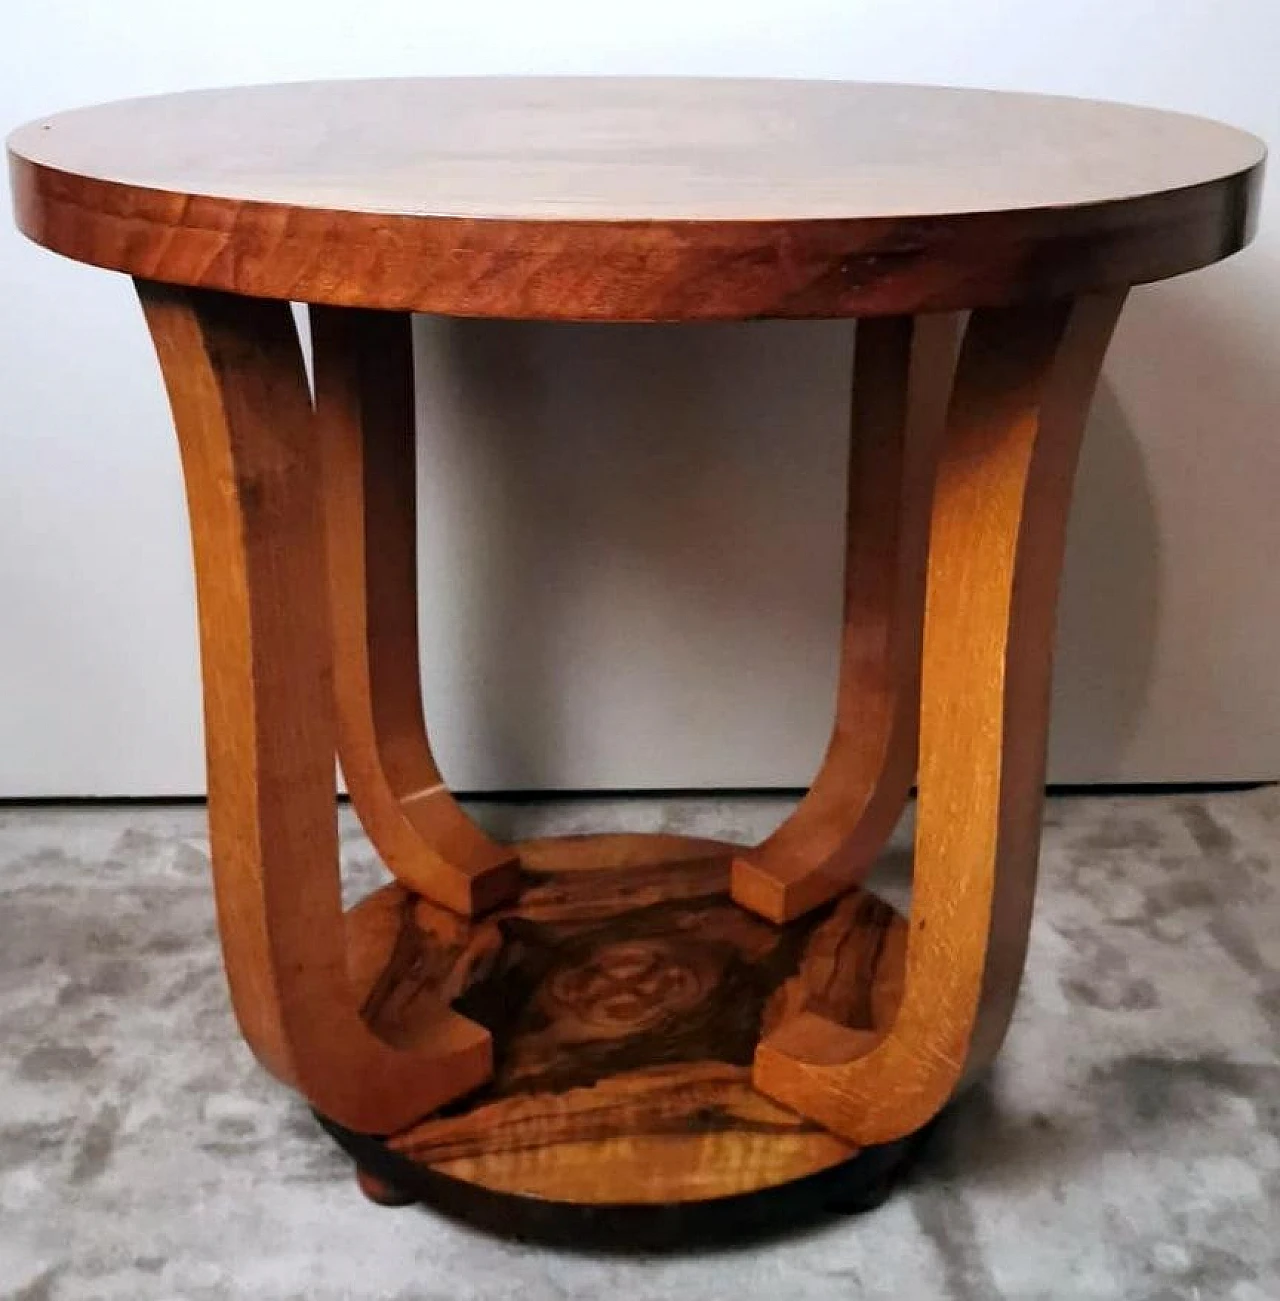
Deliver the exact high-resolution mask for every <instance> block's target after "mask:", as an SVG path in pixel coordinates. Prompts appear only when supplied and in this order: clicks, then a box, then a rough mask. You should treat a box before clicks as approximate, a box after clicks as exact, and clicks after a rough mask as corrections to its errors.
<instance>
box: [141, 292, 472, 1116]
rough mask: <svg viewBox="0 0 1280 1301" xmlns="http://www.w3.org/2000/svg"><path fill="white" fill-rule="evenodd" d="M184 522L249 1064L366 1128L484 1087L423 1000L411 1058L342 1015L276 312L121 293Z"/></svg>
mask: <svg viewBox="0 0 1280 1301" xmlns="http://www.w3.org/2000/svg"><path fill="white" fill-rule="evenodd" d="M138 290H139V294H140V296H141V299H142V304H143V308H144V311H145V313H146V318H147V324H148V326H149V327H150V330H151V334H152V338H153V340H154V342H155V346H156V351H157V354H158V356H159V360H160V365H161V368H162V370H163V372H164V379H165V385H166V387H167V389H168V393H169V400H170V403H171V405H172V408H173V414H174V422H175V424H176V427H177V432H178V441H179V445H180V447H181V452H182V463H183V472H184V476H185V479H186V485H187V497H188V504H189V508H190V513H191V529H192V539H193V547H194V552H195V565H196V586H197V596H198V604H199V612H200V645H201V658H202V662H203V674H204V701H205V720H206V747H207V760H208V772H209V822H210V835H211V840H212V848H213V864H214V885H215V893H216V898H217V906H218V921H219V929H220V931H221V935H222V943H223V952H224V958H225V962H226V966H227V973H228V978H229V980H230V984H231V994H232V1000H233V1002H234V1005H235V1009H236V1014H237V1017H238V1018H239V1021H240V1026H241V1029H242V1030H243V1032H244V1035H245V1037H246V1039H247V1040H248V1041H249V1043H250V1045H251V1047H252V1048H253V1050H254V1052H255V1053H256V1055H257V1056H258V1057H259V1059H260V1060H261V1061H262V1063H263V1064H264V1065H265V1066H266V1067H267V1068H268V1069H269V1070H270V1071H271V1072H272V1073H273V1074H274V1075H276V1076H277V1077H278V1078H279V1079H281V1080H283V1081H285V1082H287V1083H289V1084H291V1085H293V1086H294V1087H295V1088H297V1089H298V1090H299V1091H300V1092H301V1093H302V1094H304V1095H305V1097H306V1098H307V1099H308V1100H309V1101H310V1102H311V1104H312V1105H313V1106H314V1107H316V1108H317V1109H318V1110H319V1111H321V1112H323V1113H324V1114H325V1115H326V1116H328V1117H331V1118H332V1119H334V1120H337V1121H339V1122H340V1123H342V1124H345V1125H349V1126H351V1127H352V1128H353V1129H356V1130H359V1131H362V1132H366V1133H386V1132H390V1131H392V1130H395V1129H398V1128H400V1127H402V1126H404V1125H407V1124H410V1123H412V1122H413V1121H415V1120H417V1119H419V1118H420V1117H422V1116H423V1115H425V1114H426V1113H428V1112H429V1111H431V1110H433V1109H434V1108H436V1107H438V1106H439V1105H440V1104H442V1103H443V1102H446V1101H448V1100H449V1099H451V1098H454V1097H457V1096H459V1095H461V1094H463V1093H465V1092H467V1091H469V1090H470V1089H472V1088H474V1087H475V1086H477V1085H479V1084H481V1083H483V1082H484V1080H485V1079H487V1078H488V1077H489V1075H490V1074H491V1068H492V1062H491V1049H490V1043H489V1036H488V1034H487V1033H486V1032H485V1031H484V1030H483V1029H482V1028H481V1027H479V1026H477V1025H475V1024H474V1023H473V1022H471V1021H468V1020H467V1019H465V1018H464V1017H461V1016H458V1015H457V1014H455V1013H453V1012H451V1011H449V1009H448V1008H447V1007H444V1006H441V1007H440V1015H439V1018H438V1020H437V1019H434V1018H432V1019H431V1020H430V1022H429V1029H428V1031H427V1032H426V1033H424V1034H423V1035H422V1036H421V1038H420V1040H419V1041H418V1042H416V1043H414V1044H413V1045H408V1046H403V1047H392V1046H391V1045H390V1044H388V1043H387V1042H385V1041H384V1040H382V1039H380V1038H379V1037H378V1036H376V1035H375V1034H374V1033H373V1031H372V1030H371V1029H370V1028H369V1026H368V1025H367V1024H366V1023H365V1021H364V1020H363V1019H362V1017H361V1014H360V1009H359V1007H358V1003H357V998H356V994H355V992H354V989H353V986H352V984H351V982H350V979H349V977H348V973H347V967H346V962H347V952H346V937H345V934H344V921H343V915H342V904H341V896H340V890H339V878H338V845H337V824H336V810H335V798H334V733H335V724H334V705H333V689H332V688H333V680H332V655H331V651H330V635H329V627H328V616H327V610H328V601H327V592H326V572H325V560H324V518H323V511H322V502H321V491H320V467H319V458H318V456H317V455H316V449H315V446H314V429H313V423H314V422H313V417H312V413H311V409H310V403H309V399H308V395H307V388H306V378H305V374H304V371H303V367H302V355H301V352H300V350H299V347H298V340H297V336H296V333H295V331H294V327H293V321H292V319H291V316H290V311H289V306H288V304H287V303H283V302H273V301H265V300H258V299H248V298H237V297H233V296H229V295H225V294H219V293H213V292H209V291H201V290H186V289H180V288H175V287H171V286H166V285H157V284H151V283H148V282H145V281H140V282H139V283H138Z"/></svg>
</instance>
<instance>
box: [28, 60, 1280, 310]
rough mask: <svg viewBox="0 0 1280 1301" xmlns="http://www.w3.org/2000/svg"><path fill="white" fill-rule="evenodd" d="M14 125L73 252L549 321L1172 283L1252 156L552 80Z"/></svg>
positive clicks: (1005, 120)
mask: <svg viewBox="0 0 1280 1301" xmlns="http://www.w3.org/2000/svg"><path fill="white" fill-rule="evenodd" d="M8 147H9V159H10V170H11V175H12V181H13V194H14V207H15V212H16V214H17V218H18V223H19V225H20V227H21V228H22V230H23V231H25V232H26V234H28V235H29V236H30V237H31V238H32V239H34V240H35V241H36V242H38V243H41V244H44V245H46V246H47V247H49V248H51V249H54V250H55V251H57V252H60V253H62V254H64V255H66V256H68V257H72V258H76V259H78V260H80V261H84V262H90V263H93V264H95V265H98V266H104V267H111V268H113V269H116V270H122V271H127V272H129V273H130V274H133V275H135V276H142V277H144V278H148V279H151V280H160V281H167V282H172V283H180V284H188V285H199V286H203V287H206V288H213V289H220V290H227V291H231V292H235V293H241V294H249V295H254V296H259V297H268V298H289V299H293V300H298V301H306V302H312V303H327V304H332V305H338V306H358V307H370V308H385V309H391V310H405V311H408V310H412V311H424V312H440V313H447V314H454V315H467V316H502V317H512V318H517V317H520V318H538V319H548V320H551V319H555V320H568V319H573V320H711V319H744V318H750V317H762V316H772V317H783V318H804V317H824V316H825V317H834V316H872V315H907V314H915V313H919V312H930V311H944V310H955V309H967V308H971V307H981V306H996V305H1002V304H1009V303H1015V302H1021V301H1027V300H1038V299H1045V298H1049V297H1055V296H1064V295H1068V294H1076V293H1082V292H1088V291H1099V290H1103V289H1110V288H1123V287H1128V286H1129V285H1131V284H1135V283H1139V282H1144V281H1149V280H1158V279H1163V278H1165V277H1168V276H1172V275H1177V274H1179V273H1181V272H1184V271H1188V270H1191V269H1193V268H1195V267H1198V266H1204V265H1206V264H1208V263H1210V262H1215V261H1217V260H1219V259H1221V258H1224V257H1227V256H1229V255H1230V254H1231V253H1233V252H1235V251H1236V250H1238V249H1239V248H1241V247H1242V246H1243V245H1244V244H1245V243H1246V242H1247V241H1248V239H1249V238H1250V236H1251V232H1252V228H1253V222H1254V215H1255V210H1256V204H1257V196H1258V192H1259V188H1260V183H1261V173H1262V162H1263V158H1264V155H1265V150H1264V148H1263V146H1262V145H1261V143H1260V142H1259V141H1257V140H1255V139H1254V138H1253V137H1251V136H1248V135H1246V134H1245V133H1243V132H1237V131H1233V130H1231V129H1230V128H1228V127H1223V126H1221V125H1219V124H1216V123H1209V122H1205V121H1202V120H1198V119H1193V118H1188V117H1184V116H1181V115H1177V114H1165V113H1157V112H1152V111H1149V110H1141V109H1133V108H1128V107H1124V106H1117V105H1105V104H1090V103H1088V102H1086V101H1079V100H1067V99H1053V98H1047V97H1038V96H1010V95H999V94H989V93H983V92H974V91H954V90H941V89H936V88H920V87H894V86H863V85H858V84H854V83H831V82H825V83H823V82H818V83H812V82H811V83H805V82H767V81H762V82H735V81H716V80H710V81H698V80H691V81H681V80H678V79H677V80H673V81H670V80H663V79H641V80H638V81H628V80H626V79H604V80H591V79H572V78H570V79H547V80H538V79H533V80H530V81H525V80H520V79H516V80H507V79H502V78H493V79H479V80H467V79H461V80H458V81H453V80H448V79H446V80H443V81H434V80H430V79H427V80H420V81H400V82H396V81H391V82H385V83H359V82H357V83H317V84H312V85H310V86H286V87H265V88H264V87H258V88H249V89H241V90H232V91H219V92H202V93H198V94H192V95H179V96H166V97H160V98H157V99H152V100H138V101H130V102H126V103H122V104H117V105H107V106H102V107H99V108H95V109H87V110H82V111H80V112H76V113H69V114H63V115H60V116H58V117H55V118H50V119H45V120H42V121H39V122H36V123H32V124H30V125H29V126H28V127H25V128H23V129H21V130H20V131H18V132H17V133H15V134H14V135H13V136H12V137H11V138H10V140H9V146H8ZM1011 159H1016V160H1017V165H1016V166H1013V165H1010V160H1011Z"/></svg>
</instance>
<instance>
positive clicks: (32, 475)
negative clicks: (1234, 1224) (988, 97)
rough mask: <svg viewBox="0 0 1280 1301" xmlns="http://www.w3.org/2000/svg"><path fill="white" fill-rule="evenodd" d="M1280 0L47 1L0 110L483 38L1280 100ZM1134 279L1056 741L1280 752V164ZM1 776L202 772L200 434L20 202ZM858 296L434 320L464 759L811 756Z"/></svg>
mask: <svg viewBox="0 0 1280 1301" xmlns="http://www.w3.org/2000/svg"><path fill="white" fill-rule="evenodd" d="M1277 66H1280V10H1278V9H1277V8H1276V6H1275V4H1274V0H1213V2H1212V3H1210V0H1182V3H1181V4H1179V5H1176V6H1174V5H1168V4H1166V3H1156V2H1155V0H1063V2H1062V3H1059V4H1056V5H1054V6H1028V5H1026V4H1015V3H1013V0H968V3H966V4H964V5H962V6H961V5H954V4H953V3H951V2H950V0H895V2H894V3H888V2H887V0H881V2H879V3H877V2H873V0H862V2H861V3H858V2H853V0H838V2H837V0H830V2H823V0H788V2H787V3H785V4H784V3H781V0H770V2H768V3H765V2H764V0H734V2H733V3H730V0H714V2H707V3H703V4H701V5H696V6H695V5H689V4H687V3H674V2H671V0H651V3H649V4H648V5H646V6H644V7H643V9H642V10H636V9H630V8H625V7H616V6H602V5H599V4H588V3H569V2H568V0H558V2H557V0H545V2H544V3H543V4H540V5H539V6H536V7H530V6H528V5H523V4H517V3H515V2H514V0H502V2H499V0H474V2H473V3H472V4H470V5H467V6H444V5H430V4H427V5H424V4H422V3H421V2H420V0H365V2H364V3H362V4H361V5H359V6H351V5H348V4H340V3H337V0H307V2H306V3H303V2H302V0H287V2H282V3H276V4H273V5H263V4H260V3H248V2H247V0H223V3H221V4H220V5H219V6H217V7H216V9H215V10H212V11H201V12H199V13H197V12H196V11H194V10H189V9H188V7H186V6H177V5H172V4H166V3H159V2H158V0H116V3H114V4H112V5H109V6H106V5H100V4H97V3H94V2H93V0H46V2H45V3H44V4H42V5H40V6H26V7H23V8H22V9H21V10H19V11H17V12H15V13H13V14H9V15H7V17H6V37H5V41H4V43H3V44H2V45H0V125H4V126H6V127H7V126H12V125H16V124H17V123H18V122H20V121H22V120H25V119H27V118H29V117H33V116H35V115H37V114H40V113H44V112H48V111H52V110H56V109H58V108H63V107H69V106H71V105H74V104H79V103H87V102H93V101H97V100H103V99H109V98H115V97H120V96H124V95H133V94H143V93H151V92H158V91H164V90H171V89H179V88H183V87H186V86H193V85H217V84H228V83H235V82H245V81H262V80H277V79H297V78H304V77H316V76H369V75H378V74H384V73H385V74H388V75H391V74H397V75H404V74H414V73H421V74H429V73H461V72H468V73H474V72H522V73H538V72H545V73H554V72H578V73H659V72H661V73H690V74H695V73H696V74H707V75H713V74H717V75H775V76H810V77H849V78H866V79H872V80H912V81H924V82H935V83H950V84H957V85H985V86H991V87H999V88H1009V89H1024V90H1039V91H1053V92H1061V93H1068V94H1079V95H1089V96H1097V97H1110V98H1116V99H1123V100H1128V101H1131V102H1134V103H1142V104H1150V105H1154V106H1161V107H1169V108H1176V109H1182V110H1186V111H1191V112H1199V113H1205V114H1208V115H1211V116H1216V117H1221V118H1224V119H1226V120H1229V121H1231V122H1234V123H1236V124H1238V125H1240V126H1242V127H1245V128H1247V129H1249V130H1252V131H1254V132H1256V133H1258V134H1259V135H1262V136H1263V137H1265V138H1269V139H1270V140H1272V141H1280V95H1278V94H1277V93H1276V89H1275V78H1274V70H1275V68H1276V67H1277ZM1263 231H1264V233H1263V236H1262V238H1261V239H1260V241H1259V243H1258V244H1257V245H1256V246H1255V247H1254V248H1253V249H1252V250H1250V251H1249V252H1247V253H1245V254H1244V255H1242V256H1241V257H1239V258H1238V259H1236V260H1235V261H1233V262H1231V263H1229V264H1227V265H1225V266H1223V267H1220V268H1216V269H1213V270H1210V271H1207V272H1204V273H1200V274H1199V275H1196V276H1194V277H1189V278H1187V279H1185V280H1181V281H1177V282H1173V283H1170V284H1166V285H1162V286H1158V287H1154V288H1151V289H1146V290H1140V291H1138V292H1137V294H1136V295H1135V296H1134V299H1133V300H1132V302H1131V305H1130V308H1129V310H1128V314H1127V317H1126V319H1125V320H1124V322H1123V324H1122V326H1121V330H1120V333H1119V337H1118V339H1117V342H1116V345H1115V348H1114V350H1113V353H1112V356H1111V359H1110V362H1109V364H1108V367H1107V371H1106V377H1105V380H1104V383H1103V387H1102V391H1101V393H1100V396H1099V400H1098V403H1097V407H1096V410H1095V413H1094V418H1093V421H1092V425H1091V429H1090V432H1089V436H1088V439H1087V441H1086V447H1085V454H1084V461H1083V465H1082V470H1081V477H1080V486H1079V492H1078V495H1077V499H1076V504H1075V509H1074V513H1073V516H1072V522H1071V533H1070V542H1069V549H1068V561H1067V572H1066V579H1065V590H1064V594H1063V604H1062V612H1061V638H1060V654H1059V660H1058V671H1057V678H1056V686H1055V696H1056V715H1055V723H1054V732H1053V743H1052V762H1051V776H1052V777H1053V779H1054V780H1056V781H1060V782H1067V781H1070V782H1117V781H1174V780H1228V779H1248V778H1271V777H1275V776H1277V775H1280V656H1278V655H1277V653H1276V647H1277V645H1278V644H1280V579H1278V577H1277V571H1278V569H1280V509H1278V508H1277V500H1278V498H1280V491H1278V489H1280V366H1278V365H1277V340H1280V202H1278V201H1277V199H1276V198H1275V197H1274V189H1273V190H1272V191H1271V192H1269V194H1268V196H1267V199H1266V201H1265V203H1264V210H1263ZM0 287H2V288H3V291H4V303H5V310H4V312H3V313H0V440H2V441H0V446H2V447H3V452H4V459H3V463H2V467H3V468H2V469H0V797H5V796H10V797H12V796H32V795H106V794H175V793H188V792H196V791H199V790H201V789H202V788H203V771H202V768H203V765H202V758H201V737H200V721H199V692H198V678H197V671H196V653H195V632H194V609H193V604H192V594H191V579H190V572H189V555H188V549H187V541H186V536H185V522H184V519H183V513H182V500H181V487H180V483H179V478H178V467H177V457H176V452H175V450H174V448H173V446H172V439H171V435H170V432H169V427H168V415H167V412H166V410H165V406H164V401H163V395H162V393H161V390H160V383H159V378H158V376H157V374H156V373H155V368H154V364H153V361H152V358H151V355H150V350H149V345H148V342H147V340H146V337H145V334H144V332H143V329H142V324H141V321H140V319H139V315H138V312H137V309H136V305H135V304H134V302H133V299H132V295H131V290H130V287H129V285H128V283H127V281H125V280H124V279H123V278H121V277H116V276H110V275H107V274H105V273H102V272H96V271H93V270H90V269H89V268H85V267H80V266H76V265H74V264H72V263H68V262H64V261H61V260H59V259H56V258H54V257H52V256H51V255H49V254H46V253H43V252H42V251H40V250H37V249H35V248H34V247H32V246H31V245H28V244H26V243H25V242H24V241H22V240H21V238H20V237H19V236H17V235H16V234H15V233H13V232H12V231H11V230H10V229H8V227H7V223H6V224H5V228H4V229H3V230H2V231H0ZM851 343H852V327H850V326H849V325H848V324H842V323H835V324H750V325H726V326H699V327H692V328H680V329H669V328H663V327H635V326H625V327H601V326H592V327H579V326H541V327H539V326H528V325H516V324H509V323H501V322H498V323H494V322H489V323H485V322H449V321H440V320H429V321H426V320H424V321H423V322H421V323H420V327H419V338H418V344H419V365H420V371H421V375H422V380H423V383H422V390H423V391H422V397H421V440H422V453H423V454H422V467H421V483H420V487H421V493H422V499H423V512H422V514H423V524H422V555H423V580H422V585H423V635H424V659H425V663H424V679H425V680H424V689H425V693H426V697H427V706H428V711H429V717H430V720H431V723H432V728H433V733H434V736H435V739H436V743H437V749H438V752H439V755H440V757H441V759H442V761H443V766H444V768H445V771H446V774H447V775H448V777H449V778H450V779H451V780H452V781H453V782H454V783H455V784H456V785H458V786H460V787H462V788H465V789H481V788H522V789H524V788H593V787H600V788H611V787H613V788H617V787H647V786H755V785H761V786H772V785H783V786H795V785H801V784H803V783H805V782H806V781H807V780H808V778H809V776H810V775H811V773H812V771H813V770H814V768H815V766H816V763H817V760H818V756H819V754H820V752H821V749H822V746H823V743H824V741H825V735H826V728H827V725H828V721H829V715H830V709H831V703H832V699H833V693H834V674H835V651H836V641H835V639H836V629H837V623H838V614H839V586H840V572H839V566H840V550H841V540H842V528H843V519H842V516H843V500H842V498H843V462H844V456H845V440H846V408H847V389H848V372H849V358H850V349H851Z"/></svg>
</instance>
